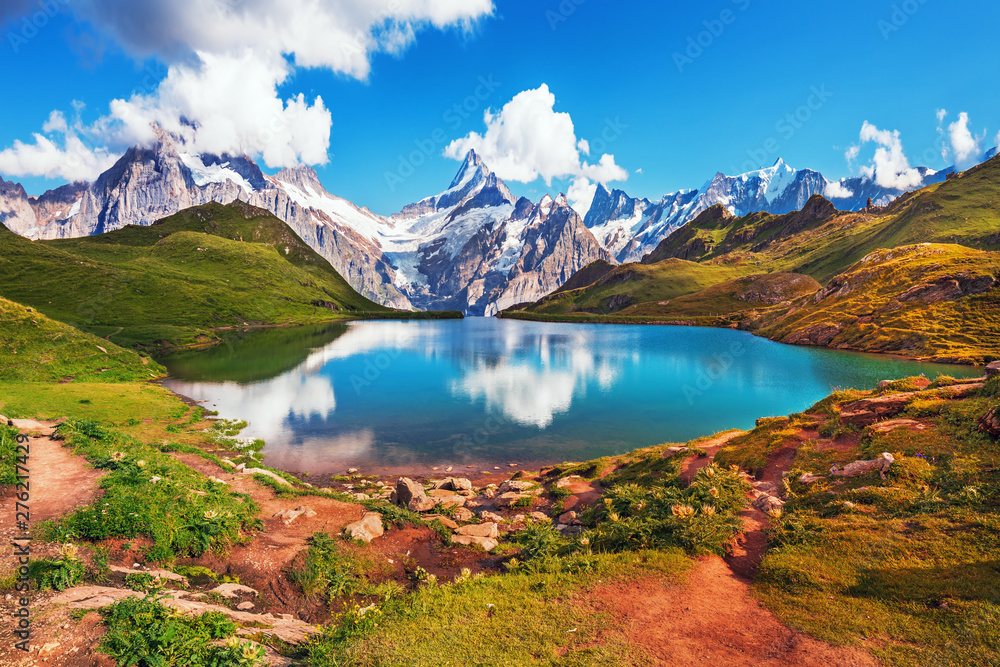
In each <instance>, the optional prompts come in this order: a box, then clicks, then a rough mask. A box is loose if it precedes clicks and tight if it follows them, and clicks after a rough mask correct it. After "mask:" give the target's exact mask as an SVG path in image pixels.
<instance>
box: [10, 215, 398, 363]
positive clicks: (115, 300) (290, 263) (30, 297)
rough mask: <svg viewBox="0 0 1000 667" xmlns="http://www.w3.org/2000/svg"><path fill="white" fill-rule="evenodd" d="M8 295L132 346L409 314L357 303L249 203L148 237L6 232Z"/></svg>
mask: <svg viewBox="0 0 1000 667" xmlns="http://www.w3.org/2000/svg"><path fill="white" fill-rule="evenodd" d="M0 271H2V272H3V275H4V277H5V279H4V281H3V282H2V283H0V296H4V297H6V298H8V299H11V300H13V301H17V302H18V303H22V304H25V305H28V306H31V307H34V308H36V309H38V310H40V311H41V312H43V313H45V314H46V315H48V316H50V317H52V318H54V319H57V320H60V321H62V322H65V323H67V324H71V325H73V326H75V327H77V328H79V329H82V330H84V331H89V332H91V333H94V334H96V335H98V336H102V337H106V338H108V339H109V340H112V341H115V342H117V343H119V344H122V345H125V346H134V345H140V346H144V347H151V348H169V347H179V346H187V345H207V344H212V343H215V342H217V341H218V340H219V335H218V331H219V330H223V329H229V328H234V327H244V326H262V325H263V326H266V325H286V324H308V323H319V322H328V321H331V320H337V319H353V318H358V317H388V316H393V317H398V316H408V314H406V313H402V312H399V311H393V310H391V309H389V308H385V307H383V306H380V305H378V304H376V303H374V302H372V301H369V300H368V299H366V298H364V297H363V296H361V295H360V294H358V293H357V292H356V291H355V290H354V289H353V288H351V286H350V285H349V284H348V283H347V282H346V281H345V280H344V279H343V278H342V277H341V276H340V274H338V273H337V272H336V271H335V270H334V269H333V267H332V266H330V264H329V262H327V261H326V260H325V259H324V258H323V257H321V256H320V255H318V254H317V253H316V252H315V251H313V250H312V249H311V248H310V247H309V246H308V245H306V244H305V243H304V242H303V241H302V240H301V239H300V238H299V237H298V236H297V235H296V234H295V233H294V232H293V231H292V230H291V228H289V227H288V226H287V225H286V224H285V223H283V222H282V221H280V220H278V219H277V218H276V217H274V216H273V215H271V214H270V213H268V212H266V211H263V210H261V209H256V208H254V207H251V206H249V205H247V204H245V203H243V202H239V201H237V202H233V203H232V204H230V205H222V204H218V203H210V204H206V205H204V206H198V207H194V208H191V209H187V210H185V211H182V212H180V213H177V214H176V215H173V216H170V217H168V218H165V219H164V220H161V221H159V222H157V223H156V224H154V225H151V226H149V227H136V226H129V227H126V228H124V229H121V230H118V231H115V232H110V233H108V234H102V235H99V236H92V237H86V238H80V239H69V240H59V241H38V242H32V241H29V240H27V239H24V238H22V237H20V236H18V235H16V234H13V233H11V232H9V231H7V230H6V229H4V228H2V226H0Z"/></svg>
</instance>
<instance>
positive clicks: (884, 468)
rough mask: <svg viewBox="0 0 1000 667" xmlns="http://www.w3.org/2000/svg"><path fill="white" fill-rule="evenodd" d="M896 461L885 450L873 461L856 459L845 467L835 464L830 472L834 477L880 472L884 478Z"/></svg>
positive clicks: (858, 475)
mask: <svg viewBox="0 0 1000 667" xmlns="http://www.w3.org/2000/svg"><path fill="white" fill-rule="evenodd" d="M895 462H896V458H895V457H894V456H893V455H892V454H890V453H888V452H883V453H882V455H881V456H879V457H878V458H877V459H872V460H871V461H855V462H854V463H848V464H847V465H845V466H844V467H843V468H840V467H838V466H834V467H833V468H832V469H831V470H830V474H831V475H833V476H834V477H860V476H861V475H867V474H868V473H870V472H878V474H879V475H880V476H881V477H882V479H885V474H886V473H887V472H889V468H891V467H892V464H893V463H895Z"/></svg>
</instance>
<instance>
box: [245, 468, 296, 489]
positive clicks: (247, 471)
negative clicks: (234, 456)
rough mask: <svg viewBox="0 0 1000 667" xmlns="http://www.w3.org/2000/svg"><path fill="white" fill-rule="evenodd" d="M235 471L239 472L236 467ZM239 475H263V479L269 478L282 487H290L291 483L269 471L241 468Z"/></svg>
mask: <svg viewBox="0 0 1000 667" xmlns="http://www.w3.org/2000/svg"><path fill="white" fill-rule="evenodd" d="M240 465H243V464H242V463H241V464H240ZM237 470H239V468H238V467H237ZM240 473H241V474H243V475H264V476H265V477H270V478H271V479H273V480H274V481H276V482H277V483H279V484H281V485H282V486H291V485H292V483H291V482H289V481H288V480H287V479H285V478H284V477H282V476H281V475H279V474H277V473H274V472H271V471H270V470H264V469H263V468H243V469H242V470H240Z"/></svg>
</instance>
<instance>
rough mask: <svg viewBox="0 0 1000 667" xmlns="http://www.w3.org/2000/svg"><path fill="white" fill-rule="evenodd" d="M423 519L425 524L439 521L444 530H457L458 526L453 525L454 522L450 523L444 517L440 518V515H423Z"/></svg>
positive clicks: (450, 521) (449, 520)
mask: <svg viewBox="0 0 1000 667" xmlns="http://www.w3.org/2000/svg"><path fill="white" fill-rule="evenodd" d="M423 519H424V521H426V522H427V523H431V522H432V521H439V522H440V523H441V525H443V526H445V527H446V528H450V529H452V530H455V529H456V528H458V524H457V523H455V522H454V521H452V520H451V519H449V518H448V517H446V516H441V515H440V514H425V515H424V516H423Z"/></svg>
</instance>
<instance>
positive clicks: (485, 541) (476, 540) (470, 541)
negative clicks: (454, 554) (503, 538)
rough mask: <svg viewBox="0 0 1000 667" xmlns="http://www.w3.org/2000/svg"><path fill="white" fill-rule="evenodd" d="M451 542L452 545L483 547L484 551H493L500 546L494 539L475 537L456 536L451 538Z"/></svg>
mask: <svg viewBox="0 0 1000 667" xmlns="http://www.w3.org/2000/svg"><path fill="white" fill-rule="evenodd" d="M451 541H452V544H462V545H465V546H472V545H475V546H478V547H482V548H483V550H484V551H493V550H494V549H496V548H497V545H499V544H500V543H499V542H497V541H496V540H495V539H493V538H492V537H476V536H474V535H455V536H454V537H452V538H451Z"/></svg>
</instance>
